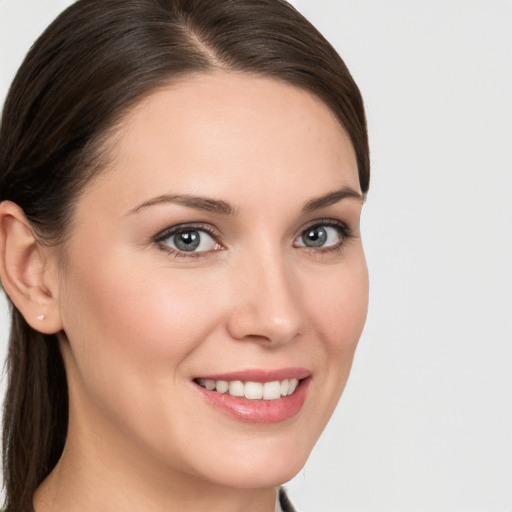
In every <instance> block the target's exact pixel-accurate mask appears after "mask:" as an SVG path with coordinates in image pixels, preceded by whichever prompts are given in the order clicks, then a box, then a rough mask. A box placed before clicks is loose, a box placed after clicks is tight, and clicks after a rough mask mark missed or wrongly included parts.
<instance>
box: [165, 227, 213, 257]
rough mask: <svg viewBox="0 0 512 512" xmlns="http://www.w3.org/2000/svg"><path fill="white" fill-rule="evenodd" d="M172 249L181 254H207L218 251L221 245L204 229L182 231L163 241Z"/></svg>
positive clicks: (170, 235)
mask: <svg viewBox="0 0 512 512" xmlns="http://www.w3.org/2000/svg"><path fill="white" fill-rule="evenodd" d="M161 243H163V244H165V245H168V246H169V247H170V248H171V249H174V250H175V251H180V252H206V251H214V250H216V249H218V247H219V244H218V243H217V242H216V241H215V239H214V238H213V237H212V236H211V235H210V234H208V233H207V232H206V231H204V230H203V229H181V230H180V231H177V232H174V233H171V234H169V236H167V237H166V238H164V239H162V240H161Z"/></svg>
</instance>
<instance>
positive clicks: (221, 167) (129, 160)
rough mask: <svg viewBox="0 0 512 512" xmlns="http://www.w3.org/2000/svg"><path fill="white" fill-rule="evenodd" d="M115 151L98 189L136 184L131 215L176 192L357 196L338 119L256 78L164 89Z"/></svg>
mask: <svg viewBox="0 0 512 512" xmlns="http://www.w3.org/2000/svg"><path fill="white" fill-rule="evenodd" d="M112 143H113V146H114V151H113V154H114V155H115V157H114V159H113V162H112V164H111V165H110V166H109V169H107V170H106V176H104V178H105V179H102V180H100V183H103V184H104V183H105V181H106V182H109V181H113V182H116V183H117V187H118V188H122V186H123V183H125V182H127V183H132V185H133V184H135V183H137V186H136V187H134V186H132V187H130V188H129V190H126V191H124V192H126V194H124V195H123V199H124V200H125V201H126V208H130V205H131V204H132V203H133V202H134V201H139V200H140V199H141V198H142V199H144V198H145V197H147V198H150V197H151V196H152V195H155V194H157V193H160V194H162V193H167V192H169V191H172V190H174V189H179V192H180V193H190V194H203V193H204V194H207V195H218V196H224V195H226V194H227V195H233V193H236V192H238V194H242V192H243V191H244V190H250V191H252V192H254V193H255V192H257V191H258V190H261V189H266V190H267V192H268V191H270V190H278V189H279V190H283V188H289V187H291V186H292V185H293V183H301V182H302V183H303V182H304V180H308V179H309V180H311V187H313V183H317V184H318V187H319V188H322V187H323V188H326V189H329V190H330V189H335V188H340V187H342V186H347V185H348V186H351V187H352V188H354V189H356V190H359V189H360V187H359V180H358V174H357V164H356V159H355V154H354V150H353V147H352V144H351V142H350V140H349V137H348V136H347V134H346V133H345V130H344V129H343V127H342V126H341V125H340V123H339V122H338V120H337V119H336V118H335V116H334V114H333V113H332V111H331V110H330V109H329V108H328V107H327V106H326V105H325V104H324V103H323V102H322V101H321V100H320V99H319V98H317V97H316V96H315V95H313V94H311V93H309V92H307V91H304V90H302V89H299V88H297V87H294V86H292V85H289V84H286V83H283V82H280V81H277V80H274V79H271V78H266V77H260V76H254V75H250V74H243V73H235V72H218V73H213V74H204V75H199V76H195V77H191V78H188V79H185V80H183V81H180V82H177V83H175V84H173V85H170V86H167V87H165V88H162V89H160V90H158V91H156V92H154V93H152V94H150V95H149V96H147V97H146V98H144V99H143V100H142V101H140V102H139V104H138V105H137V106H136V107H135V108H134V109H133V110H132V111H130V112H129V113H128V114H127V115H126V116H125V118H124V119H123V120H122V121H121V123H120V125H119V128H118V131H117V134H116V136H115V138H113V142H112ZM322 183H323V184H322ZM93 188H94V187H93ZM329 190H327V191H329ZM118 192H121V191H120V190H118ZM316 192H320V193H322V192H324V190H318V191H317V190H314V191H313V190H312V191H311V193H312V194H314V193H316ZM118 195H119V194H118Z"/></svg>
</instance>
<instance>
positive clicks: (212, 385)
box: [204, 379, 215, 390]
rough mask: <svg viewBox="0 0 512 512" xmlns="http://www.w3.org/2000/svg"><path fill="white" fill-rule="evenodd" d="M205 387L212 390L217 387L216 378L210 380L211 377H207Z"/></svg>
mask: <svg viewBox="0 0 512 512" xmlns="http://www.w3.org/2000/svg"><path fill="white" fill-rule="evenodd" d="M204 387H205V388H206V389H211V390H213V389H215V381H214V380H210V379H206V380H205V381H204Z"/></svg>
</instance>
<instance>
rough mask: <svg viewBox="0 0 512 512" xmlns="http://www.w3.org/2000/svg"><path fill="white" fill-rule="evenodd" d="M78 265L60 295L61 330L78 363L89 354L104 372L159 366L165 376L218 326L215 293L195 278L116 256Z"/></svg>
mask: <svg viewBox="0 0 512 512" xmlns="http://www.w3.org/2000/svg"><path fill="white" fill-rule="evenodd" d="M106 261H107V262H108V261H115V264H108V263H107V264H106V263H105V262H106ZM83 263H84V264H83V265H75V267H74V268H75V269H77V271H76V272H74V273H73V276H72V277H71V278H70V281H68V284H67V287H66V294H65V296H64V297H63V302H64V306H63V321H64V326H65V329H64V330H65V332H66V334H67V335H68V338H69V340H70V342H71V346H72V350H73V352H74V353H75V355H76V358H77V359H80V360H83V361H84V362H87V361H89V360H91V358H92V356H94V358H95V364H97V365H101V364H102V363H104V367H105V371H108V372H109V373H110V374H112V373H115V372H119V373H121V372H122V371H128V370H130V371H132V370H133V369H134V368H135V369H136V371H138V372H139V373H141V372H143V371H144V369H147V370H146V371H149V372H154V371H155V370H157V369H158V368H159V367H162V368H164V367H165V371H166V374H169V370H172V369H173V367H177V366H178V365H179V364H180V362H181V360H182V359H183V358H185V357H186V356H187V354H189V353H190V352H191V351H193V350H194V349H195V348H196V347H197V346H198V345H200V344H201V342H202V341H203V340H204V339H205V338H206V337H207V335H208V333H209V332H210V331H211V330H212V329H213V328H214V326H215V325H216V324H217V323H218V322H219V315H220V313H219V312H218V311H217V309H218V305H217V301H216V298H215V293H213V292H210V291H209V290H207V289H206V290H205V289H204V286H203V282H204V281H203V280H202V279H201V277H200V276H198V275H196V276H192V277H191V276H190V274H188V273H187V272H186V271H183V272H170V271H169V269H167V268H148V266H147V265H144V264H143V263H142V262H141V263H137V261H136V260H135V259H134V258H123V257H121V256H119V255H117V257H116V258H107V257H105V255H104V254H103V255H102V257H101V258H97V259H96V258H88V259H87V261H84V262H83ZM198 311H200V312H201V322H198ZM78 362H79V363H80V361H78ZM129 366H131V367H132V368H129Z"/></svg>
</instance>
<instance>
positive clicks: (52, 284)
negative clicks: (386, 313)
mask: <svg viewBox="0 0 512 512" xmlns="http://www.w3.org/2000/svg"><path fill="white" fill-rule="evenodd" d="M0 147H1V156H0V159H1V160H0V171H1V176H0V201H2V202H1V204H0V227H1V229H0V233H1V234H0V248H1V251H0V252H1V262H0V263H1V277H2V283H3V285H4V288H5V291H6V292H7V295H8V296H9V298H10V300H11V301H12V304H13V308H12V330H11V338H10V348H9V356H8V379H9V382H8V392H7V397H6V402H5V417H4V474H5V482H6V484H5V485H6V493H7V504H8V507H9V510H10V511H12V512H17V511H27V510H32V509H34V510H36V511H37V512H46V511H50V510H51V511H53V512H58V511H66V512H72V511H74V510H80V511H82V512H84V511H88V510H130V511H136V510H144V511H147V510H154V511H159V510H182V511H187V510H190V511H202V510H209V511H216V510H222V511H233V512H235V511H242V510H244V511H251V512H271V511H272V510H274V507H276V510H279V507H284V509H287V510H292V509H291V507H290V505H289V504H288V502H287V500H286V497H285V495H284V494H283V493H282V492H281V496H280V499H278V500H277V501H276V487H277V486H279V485H280V484H282V483H283V482H286V481H287V480H289V479H290V478H292V477H293V476H294V475H295V474H296V473H297V472H298V471H299V470H300V469H301V467H302V466H303V465H304V463H305V461H306V459H307V457H308V455H309V453H310V451H311V449H312V447H313V445H314V443H315V442H316V440H317V439H318V436H319V435H320V433H321V431H322V430H323V428H324V427H325V425H326V423H327V421H328V419H329V417H330V416H331V414H332V412H333V410H334V408H335V406H336V403H337V401H338V399H339V396H340V394H341V392H342V390H343V387H344V385H345V383H346V380H347V378H348V374H349V370H350V365H351V362H352V358H353V355H354V351H355V348H356V345H357V341H358V339H359V336H360V333H361V331H362V328H363V324H364V320H365V317H366V308H367V289H368V284H367V270H366V263H365V259H364V253H363V249H362V244H361V239H360V233H359V216H360V211H361V207H362V203H363V198H364V196H365V194H366V192H367V190H368V183H369V158H368V144H367V134H366V125H365V117H364V110H363V104H362V100H361V97H360V94H359V91H358V89H357V86H356V85H355V83H354V82H353V80H352V78H351V76H350V74H349V72H348V70H347V69H346V67H345V65H344V64H343V62H342V60H341V59H340V57H339V56H338V55H337V54H336V52H335V51H334V50H333V48H332V47H331V46H330V45H329V44H328V43H327V42H326V41H325V39H323V37H322V36H321V35H320V34H319V33H318V32H317V31H316V30H315V29H314V28H313V27H312V26H311V25H310V24H309V23H308V22H307V21H306V20H305V19H304V18H303V17H302V16H301V15H300V14H298V13H297V12H296V11H295V10H294V9H293V8H292V7H291V6H289V5H288V4H287V3H286V2H284V1H280V0H236V1H232V0H231V1H230V0H222V1H219V0H216V1H215V2H209V1H208V2H205V1H204V0H80V1H78V2H77V3H76V4H74V5H73V6H71V7H70V8H69V9H68V10H66V11H65V12H64V13H63V14H62V15H61V16H60V17H59V18H57V20H56V21H55V22H54V23H52V25H50V27H49V28H48V29H47V30H46V32H45V33H44V34H43V35H42V36H41V38H40V39H39V40H38V41H37V43H36V44H35V45H34V47H33V48H32V50H31V51H30V53H29V54H28V56H27V58H26V60H25V62H24V63H23V65H22V67H21V68H20V70H19V72H18V74H17V76H16V78H15V80H14V82H13V84H12V87H11V90H10V93H9V95H8V98H7V101H6V104H5V108H4V113H3V119H2V127H1V133H0Z"/></svg>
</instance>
